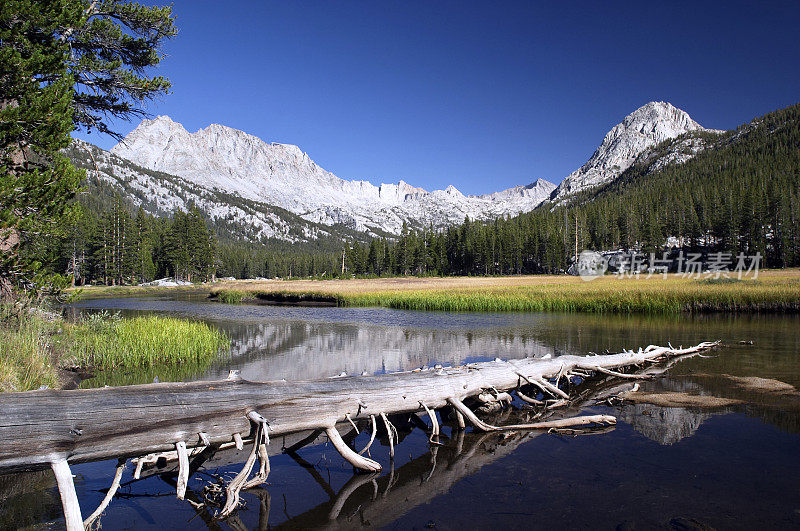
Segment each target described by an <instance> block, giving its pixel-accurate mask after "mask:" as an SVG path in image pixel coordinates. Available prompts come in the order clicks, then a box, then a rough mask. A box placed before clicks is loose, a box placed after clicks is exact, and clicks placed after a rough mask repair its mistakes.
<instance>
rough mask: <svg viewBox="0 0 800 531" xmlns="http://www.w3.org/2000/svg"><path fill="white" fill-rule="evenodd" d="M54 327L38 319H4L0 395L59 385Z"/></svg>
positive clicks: (0, 326)
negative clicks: (54, 347) (54, 345)
mask: <svg viewBox="0 0 800 531" xmlns="http://www.w3.org/2000/svg"><path fill="white" fill-rule="evenodd" d="M58 331H59V327H58V325H57V324H55V323H52V322H49V321H47V320H45V319H43V318H41V317H38V316H15V317H10V316H7V315H6V316H4V318H3V320H2V324H0V391H3V392H10V391H27V390H29V389H38V388H39V387H41V386H43V385H46V386H48V387H56V386H57V385H58V375H57V369H56V367H55V363H54V361H55V360H54V351H53V342H54V339H53V336H54V335H55V334H57V333H58Z"/></svg>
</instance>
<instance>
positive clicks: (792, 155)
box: [38, 105, 800, 284]
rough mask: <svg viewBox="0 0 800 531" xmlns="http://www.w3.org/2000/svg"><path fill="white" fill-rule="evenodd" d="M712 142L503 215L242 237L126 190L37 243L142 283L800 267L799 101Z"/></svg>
mask: <svg viewBox="0 0 800 531" xmlns="http://www.w3.org/2000/svg"><path fill="white" fill-rule="evenodd" d="M689 135H692V136H694V137H696V140H700V141H703V142H705V143H707V144H708V145H709V146H710V147H709V148H708V149H706V150H705V151H703V152H702V153H700V154H699V155H698V156H696V157H695V158H693V159H691V160H690V161H688V162H686V163H684V164H672V165H667V166H666V167H664V168H662V169H658V170H654V166H653V164H654V162H655V161H658V160H659V157H660V155H663V154H666V153H669V152H673V153H674V152H675V150H676V146H679V145H681V144H680V143H681V142H682V141H684V140H686V139H687V137H685V136H684V137H679V138H677V139H675V140H672V141H667V142H664V143H662V144H661V145H659V146H657V148H656V150H655V152H654V153H653V154H652V155H651V156H649V157H648V158H647V160H645V161H641V162H639V163H637V164H635V165H634V166H632V167H631V168H629V169H628V170H627V171H626V172H624V173H623V175H622V176H621V177H620V178H619V179H618V180H616V181H614V182H613V183H610V184H608V185H606V186H604V187H602V188H600V189H596V190H591V191H586V192H583V193H580V194H578V195H577V196H575V197H573V198H571V199H570V200H569V201H568V202H566V203H563V204H559V205H554V204H550V203H547V204H544V205H542V206H541V207H539V208H537V209H536V210H534V211H532V212H528V213H525V214H521V215H518V216H515V217H507V218H501V219H497V220H494V221H491V222H475V221H471V220H470V219H465V220H464V222H463V223H461V224H460V225H456V226H451V227H448V228H446V229H443V230H435V229H433V228H428V229H423V230H419V229H415V230H411V229H407V228H405V227H404V229H403V231H402V233H401V234H400V235H399V236H398V237H397V238H395V239H387V238H380V239H379V238H375V239H372V240H371V241H363V242H359V241H354V242H353V241H351V242H350V243H347V244H345V243H342V244H340V245H337V244H336V243H335V242H332V241H329V240H326V241H318V242H312V243H290V242H282V241H273V240H270V241H261V242H255V243H254V242H244V241H241V240H235V239H232V238H229V237H224V236H227V234H225V235H224V236H223V237H220V241H217V238H216V237H215V236H214V234H215V233H216V234H223V233H222V232H220V230H219V227H218V226H217V225H218V224H217V223H212V222H211V221H210V220H205V219H203V216H202V214H201V212H200V211H199V210H198V209H197V208H194V207H192V208H190V210H189V212H188V213H184V212H176V213H174V214H172V215H171V216H170V217H168V218H155V217H152V216H149V215H147V214H145V213H144V212H143V211H142V210H141V209H139V210H138V211H136V210H134V209H133V208H132V207H131V206H130V205H129V204H127V205H126V203H125V201H123V200H122V199H120V198H119V196H113V197H112V196H108V197H112V198H111V199H109V198H108V197H106V199H104V200H102V201H98V199H97V198H91V197H87V198H85V199H83V200H82V202H83V205H84V206H83V208H81V209H79V211H78V214H77V215H76V216H75V217H74V218H73V219H70V220H69V222H68V223H67V225H66V226H65V227H64V230H63V231H62V232H63V238H61V239H60V240H58V241H56V240H54V241H48V242H42V244H41V246H40V247H41V249H39V250H38V251H46V252H41V254H39V255H38V256H49V264H50V267H52V268H53V269H55V270H56V271H60V272H65V273H67V274H73V273H74V275H75V278H76V281H77V282H78V283H85V282H94V283H107V284H114V283H117V284H119V283H138V282H146V281H148V280H152V279H153V278H160V277H164V276H175V277H177V278H180V279H185V280H205V279H208V278H211V277H212V276H213V275H215V274H216V275H217V276H220V277H227V276H232V277H236V278H253V277H268V278H272V277H282V278H290V277H294V278H296V277H309V276H316V277H321V276H324V277H334V276H341V275H344V276H351V275H507V274H526V273H557V272H562V271H564V270H566V269H567V268H568V266H569V264H570V262H571V261H572V257H573V256H574V255H575V249H576V248H577V250H578V251H579V252H580V251H581V250H583V249H594V250H615V249H625V250H637V251H641V252H644V253H649V252H656V253H659V252H661V251H662V250H663V249H664V248H665V245H664V244H665V242H667V241H668V240H670V241H671V242H672V244H673V245H675V244H677V245H678V246H680V247H681V248H682V249H684V250H686V251H687V252H725V253H731V254H732V255H734V256H735V255H736V254H738V253H745V254H747V255H754V254H755V253H760V254H761V255H762V256H763V261H762V265H763V266H768V267H796V266H800V105H795V106H792V107H789V108H787V109H783V110H780V111H776V112H773V113H770V114H768V115H766V116H764V117H762V118H760V119H758V120H756V121H754V122H753V123H752V124H748V125H745V126H742V127H740V128H739V129H737V130H735V131H731V132H728V133H725V134H723V135H716V134H711V133H689Z"/></svg>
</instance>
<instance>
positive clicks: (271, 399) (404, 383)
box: [0, 343, 716, 529]
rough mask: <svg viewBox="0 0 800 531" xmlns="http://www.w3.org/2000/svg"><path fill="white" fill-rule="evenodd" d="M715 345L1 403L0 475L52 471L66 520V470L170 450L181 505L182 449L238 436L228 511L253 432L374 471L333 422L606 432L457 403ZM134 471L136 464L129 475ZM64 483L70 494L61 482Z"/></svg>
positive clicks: (553, 387) (489, 399)
mask: <svg viewBox="0 0 800 531" xmlns="http://www.w3.org/2000/svg"><path fill="white" fill-rule="evenodd" d="M715 345H716V343H701V344H699V345H697V346H695V347H691V348H688V349H673V348H671V347H656V346H649V347H647V348H646V349H639V351H637V352H634V351H626V352H622V353H620V354H609V355H603V356H589V357H583V356H560V357H557V358H551V359H525V360H515V361H513V362H511V361H501V360H495V361H493V362H487V363H479V364H470V365H465V366H462V367H456V368H437V369H434V370H424V371H412V372H406V373H395V374H388V375H380V376H361V377H343V378H332V379H328V380H325V381H304V382H285V381H280V382H264V383H259V382H249V381H245V380H242V379H240V378H230V379H227V380H223V381H214V382H193V383H166V384H151V385H139V386H128V387H116V388H103V389H92V390H71V391H50V390H46V391H32V392H27V393H13V394H4V395H0V471H2V470H15V469H31V468H37V467H45V466H51V467H52V468H53V470H54V471H56V473H57V474H59V473H60V474H61V475H62V476H63V478H62V479H63V481H62V479H60V480H59V487H60V488H61V487H63V489H62V499H63V500H64V504H65V511H66V512H67V513H69V512H70V511H74V507H73V506H72V505H74V504H72V501H73V500H71V497H73V496H74V493H73V494H71V493H70V492H69V490H70V489H69V486H67V485H66V483H67V481H66V475H64V471H65V470H66V471H67V472H68V470H69V466H68V464H67V463H78V462H85V461H92V460H98V459H107V458H111V457H117V458H125V457H133V456H142V455H144V454H150V453H155V452H165V451H171V450H174V451H177V453H178V456H179V458H180V460H181V465H182V466H181V471H180V473H179V480H178V489H177V490H178V492H177V493H178V496H179V497H180V496H181V495H182V494H183V492H184V491H185V482H186V480H187V479H188V475H187V474H188V470H189V466H188V457H189V454H188V448H195V447H201V446H202V447H207V446H215V445H221V444H226V443H231V442H233V443H234V444H235V445H236V447H237V448H240V447H241V446H242V439H243V437H253V439H254V441H255V442H254V452H253V454H252V455H253V457H252V458H251V459H249V460H248V464H247V465H246V466H245V468H244V469H243V470H242V473H241V474H240V476H242V478H241V481H236V482H235V484H234V485H233V488H230V487H229V489H228V500H229V502H230V503H231V504H232V506H233V508H235V504H236V502H235V500H236V498H237V497H238V491H239V489H240V488H242V486H244V485H245V484H247V485H252V484H253V482H252V481H247V478H248V477H249V474H250V471H251V468H252V466H253V465H254V462H255V456H256V455H259V456H260V455H264V456H266V451H264V452H263V453H262V452H261V449H260V446H262V445H263V444H265V441H262V435H261V434H262V433H263V434H264V435H265V436H266V435H269V436H273V437H274V436H276V435H282V434H289V433H295V432H299V431H303V430H325V432H326V433H327V434H328V436H329V438H330V440H331V442H332V443H333V444H334V446H335V447H336V449H337V450H338V451H339V452H340V453H341V454H342V455H343V457H344V458H345V459H347V460H348V461H349V462H350V463H351V464H353V466H355V467H356V468H361V469H364V470H369V471H378V470H380V469H381V467H380V465H379V464H378V463H377V462H376V461H374V460H372V459H370V458H368V457H364V456H363V455H360V454H359V453H357V452H355V451H353V450H352V449H350V448H349V447H348V446H347V445H346V444H344V442H343V441H342V440H341V437H340V436H339V433H338V431H337V430H336V429H335V425H336V423H337V422H340V421H342V420H347V421H349V422H351V423H353V424H354V425H355V423H354V420H358V419H367V418H372V419H375V418H376V417H375V415H380V416H381V418H382V420H383V421H384V423H385V425H386V428H387V431H388V432H389V433H390V434H391V433H392V430H393V427H392V426H391V423H390V422H389V420H388V418H387V414H396V413H403V412H413V411H426V412H427V413H428V414H429V416H430V418H431V420H432V424H433V426H434V433H433V434H432V435H431V440H432V441H434V439H435V437H436V435H438V429H437V428H438V423H437V421H436V414H435V410H437V409H440V408H443V407H445V406H452V407H453V408H454V409H455V410H456V412H457V417H458V418H459V421H460V422H462V421H463V419H464V418H466V419H467V420H468V421H469V422H470V423H471V424H472V425H473V426H474V427H475V428H477V429H479V430H485V431H496V430H530V429H548V428H562V427H566V426H578V425H586V424H608V423H612V422H614V420H615V419H614V418H613V417H609V416H603V415H600V416H587V417H576V418H573V419H561V420H558V421H544V422H533V423H529V424H517V425H513V426H493V425H490V424H487V423H485V422H483V421H481V420H480V419H479V418H478V417H477V416H476V415H475V414H474V413H473V412H472V410H471V409H470V408H469V407H467V405H466V404H464V401H465V400H467V399H472V398H473V397H479V396H480V399H479V400H478V402H479V403H483V404H487V403H488V404H492V403H493V402H498V403H499V402H505V401H507V399H508V398H510V395H508V394H507V393H506V392H507V391H509V390H514V389H519V388H520V387H527V388H529V389H538V390H541V391H542V393H543V394H545V395H550V396H552V397H555V398H559V399H562V400H566V399H569V394H568V393H567V392H566V391H565V390H564V389H562V388H561V387H559V383H560V382H561V381H562V378H563V379H565V382H566V383H567V385H569V382H570V381H571V378H573V377H574V375H579V376H585V375H588V374H592V373H598V372H599V373H602V374H607V375H609V376H612V377H615V376H619V375H622V374H625V373H622V372H620V371H622V370H625V369H626V368H629V367H634V366H639V365H642V364H646V363H648V362H656V361H662V360H665V359H667V358H670V357H673V356H678V355H681V354H688V353H693V352H699V351H702V350H706V349H708V348H711V347H713V346H715ZM527 392H528V393H531V391H529V390H528V391H527ZM528 398H530V397H528ZM253 434H255V436H253ZM391 439H392V438H391V437H390V441H391ZM257 447H259V448H257ZM391 449H392V450H393V444H392V446H391ZM140 464H141V461H140ZM248 465H249V466H248ZM139 470H140V465H139V466H137V474H138V471H139ZM265 470H268V465H267V463H265V462H264V461H263V460H262V467H261V471H260V472H259V474H257V479H259V480H261V481H263V479H261V478H262V477H263V478H264V479H265V477H266V476H265V474H264V471H265ZM239 479H240V478H239V477H238V476H237V480H239ZM62 483H63V485H62ZM68 483H70V486H71V476H70V478H69V481H68ZM73 491H74V489H73ZM233 508H229V507H227V506H226V508H225V509H226V510H225V511H224V513H226V514H229V513H230V511H232V510H233ZM78 520H79V513H78V518H75V517H74V516H73V517H72V519H71V520H69V519H68V521H67V524H68V528H70V529H73V528H75V529H77V527H75V525H76V524H75V522H76V521H78ZM70 522H71V523H70ZM81 527H82V526H81Z"/></svg>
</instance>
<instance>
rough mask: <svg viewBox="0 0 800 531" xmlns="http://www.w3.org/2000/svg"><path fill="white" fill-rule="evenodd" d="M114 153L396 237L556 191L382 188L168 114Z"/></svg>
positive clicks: (532, 202)
mask: <svg viewBox="0 0 800 531" xmlns="http://www.w3.org/2000/svg"><path fill="white" fill-rule="evenodd" d="M111 152H112V153H113V154H114V155H117V156H119V157H122V158H124V159H126V160H129V161H131V162H133V163H135V164H137V165H139V166H142V167H144V168H147V169H149V170H156V171H160V172H164V173H167V174H171V175H176V176H179V177H182V178H184V179H186V180H187V181H190V182H191V183H193V184H195V185H197V186H199V187H202V188H204V189H208V190H219V191H224V192H226V193H229V194H233V195H235V196H237V197H242V198H245V199H249V200H252V201H257V202H259V203H263V204H267V205H273V206H277V207H280V208H284V209H286V210H288V211H290V212H292V213H294V214H297V215H298V216H300V217H301V218H302V219H304V220H307V221H309V222H314V223H321V224H325V225H333V224H337V223H341V224H344V225H346V226H349V227H351V228H353V229H356V230H361V231H368V230H370V229H379V230H381V231H384V232H388V233H393V234H398V233H399V232H400V231H401V229H402V227H403V222H407V223H408V224H410V225H412V226H414V225H416V226H429V225H433V226H435V227H443V226H446V225H449V224H452V223H460V222H461V221H463V220H464V218H465V216H467V215H468V216H469V217H470V218H472V219H493V218H496V217H498V216H504V215H515V214H518V213H520V212H526V211H530V210H533V209H534V208H535V207H537V206H538V205H539V204H540V203H541V202H542V201H544V200H545V199H547V198H548V197H549V196H550V194H551V193H552V191H553V190H554V189H555V185H554V184H553V183H550V182H548V181H545V180H543V179H537V180H535V181H533V182H532V183H530V184H528V185H526V186H517V187H514V188H510V189H508V190H503V191H501V192H496V193H492V194H486V195H480V196H472V195H469V196H468V195H464V194H462V193H461V192H459V191H458V190H457V189H456V188H455V187H454V186H452V185H451V186H448V187H447V188H446V189H445V190H434V191H433V192H428V191H427V190H424V189H422V188H418V187H414V186H411V185H410V184H408V183H406V182H404V181H402V180H401V181H399V182H398V183H396V184H381V185H380V186H375V185H373V184H372V183H370V182H368V181H364V180H345V179H340V178H339V177H337V176H336V175H334V174H332V173H330V172H328V171H326V170H324V169H323V168H321V167H320V166H319V165H317V164H316V163H315V162H314V161H313V160H311V158H310V157H309V156H308V155H307V154H306V153H304V152H303V151H302V150H301V149H300V148H299V147H297V146H294V145H288V144H278V143H269V142H265V141H263V140H261V139H260V138H258V137H255V136H253V135H249V134H247V133H245V132H243V131H239V130H236V129H232V128H230V127H226V126H222V125H219V124H212V125H209V126H208V127H206V128H205V129H200V130H199V131H197V132H194V133H190V132H188V131H187V130H186V129H185V128H184V127H183V126H182V125H181V124H179V123H176V122H174V121H173V120H172V119H170V118H169V117H168V116H159V117H158V118H155V119H153V120H144V121H142V123H141V124H140V125H139V126H138V127H137V128H136V129H134V130H133V131H132V132H131V133H130V134H129V135H128V136H126V137H125V139H124V140H123V141H122V142H120V143H119V144H118V145H116V146H115V147H114V148H112V149H111ZM355 156H357V155H355Z"/></svg>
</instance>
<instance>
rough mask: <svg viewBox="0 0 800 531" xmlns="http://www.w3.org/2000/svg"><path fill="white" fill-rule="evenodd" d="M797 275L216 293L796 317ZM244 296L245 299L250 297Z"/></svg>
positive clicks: (274, 284) (446, 281)
mask: <svg viewBox="0 0 800 531" xmlns="http://www.w3.org/2000/svg"><path fill="white" fill-rule="evenodd" d="M798 280H800V271H798V270H786V271H766V272H761V274H760V276H759V278H758V280H754V279H750V278H743V279H741V280H739V279H701V280H697V279H692V278H683V277H681V276H678V275H669V276H668V277H667V278H662V277H660V276H653V277H651V278H647V277H646V276H644V275H643V276H642V277H641V278H616V277H603V278H598V279H596V280H593V281H591V282H586V281H584V280H582V279H580V278H576V277H568V276H527V277H477V278H472V277H460V278H436V279H431V278H425V279H376V280H339V281H316V282H314V281H295V282H280V281H266V282H236V283H228V284H227V285H222V286H219V287H217V288H215V289H213V290H212V296H213V295H214V294H216V295H217V296H218V297H220V296H221V295H223V294H224V293H225V292H226V291H227V290H234V289H235V290H237V291H244V292H246V293H248V294H250V296H252V297H255V298H259V299H263V300H267V301H291V300H293V299H294V300H301V301H302V300H313V301H318V302H323V301H327V302H330V303H333V304H336V305H339V306H384V307H387V308H396V309H403V310H431V311H492V312H498V311H500V312H502V311H523V312H588V313H643V314H670V313H671V314H678V313H684V312H715V311H720V312H798V311H800V289H798V288H797V282H798ZM246 297H247V295H246Z"/></svg>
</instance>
